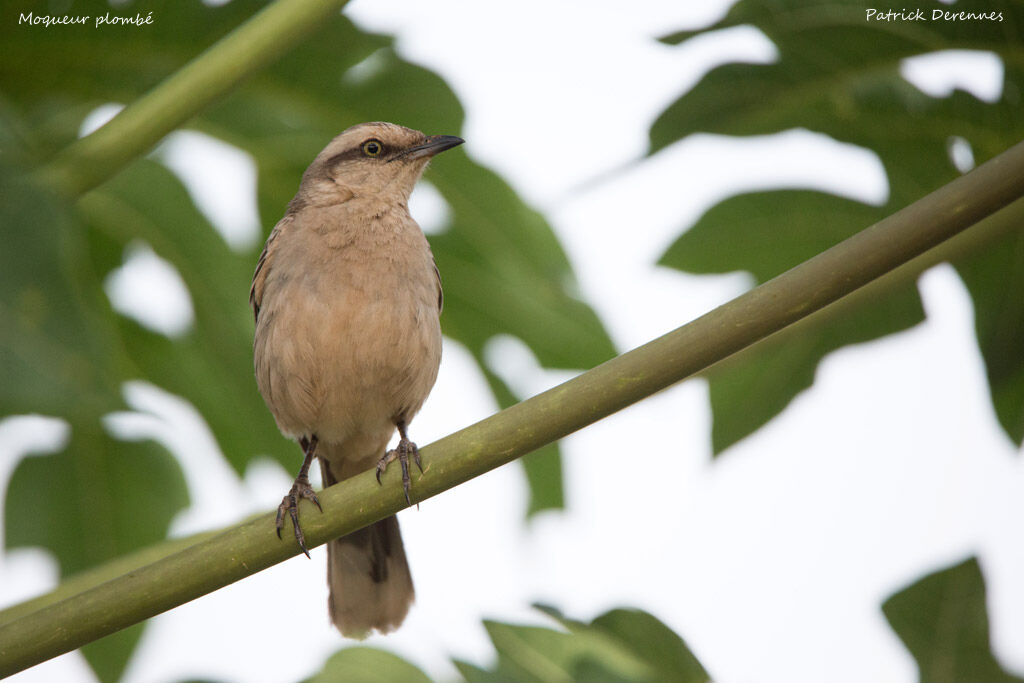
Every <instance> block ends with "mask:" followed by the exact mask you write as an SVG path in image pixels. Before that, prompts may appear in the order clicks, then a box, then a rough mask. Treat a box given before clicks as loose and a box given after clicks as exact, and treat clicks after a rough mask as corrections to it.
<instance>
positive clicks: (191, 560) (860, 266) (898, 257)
mask: <svg viewBox="0 0 1024 683" xmlns="http://www.w3.org/2000/svg"><path fill="white" fill-rule="evenodd" d="M1021 197H1024V143H1021V144H1018V145H1016V146H1014V147H1013V148H1011V149H1009V150H1008V151H1006V152H1004V153H1003V154H1001V155H999V156H998V157H996V158H994V159H992V160H991V161H989V162H987V163H985V164H983V165H982V166H979V167H978V168H976V169H975V170H974V171H972V172H971V173H969V174H967V175H965V176H963V177H961V178H958V179H957V180H955V181H953V182H952V183H950V184H948V185H946V186H945V187H943V188H941V189H939V190H937V191H935V192H933V193H932V194H930V195H928V196H927V197H925V198H924V199H921V200H919V201H917V202H915V203H914V204H912V205H911V206H908V207H907V208H905V209H903V210H902V211H899V212H898V213H896V214H894V215H892V216H890V217H888V218H886V219H884V220H882V221H880V222H878V223H876V224H875V225H873V226H871V227H869V228H867V229H866V230H864V231H862V232H860V233H858V234H856V235H854V236H853V237H851V238H849V239H847V240H845V241H844V242H842V243H840V244H838V245H836V246H835V247H832V248H831V249H829V250H827V251H824V252H822V253H821V254H818V255H817V256H815V257H814V258H812V259H810V260H808V261H806V262H804V263H802V264H800V265H799V266H797V267H795V268H793V269H791V270H789V271H787V272H785V273H783V274H781V275H779V276H778V277H776V278H774V279H773V280H770V281H769V282H766V283H764V284H763V285H761V286H759V287H756V288H755V289H752V290H751V291H749V292H747V293H745V294H743V295H741V296H739V297H737V298H735V299H733V300H732V301H730V302H729V303H727V304H724V305H723V306H720V307H719V308H717V309H715V310H713V311H711V312H710V313H707V314H705V315H703V316H702V317H700V318H698V319H697V320H694V321H693V322H691V323H688V324H686V325H684V326H682V327H680V328H678V329H676V330H674V331H672V332H669V333H668V334H666V335H665V336H663V337H660V338H658V339H655V340H654V341H652V342H649V343H647V344H645V345H644V346H641V347H640V348H637V349H634V350H633V351H630V352H628V353H625V354H623V355H621V356H619V357H617V358H614V359H612V360H610V361H608V362H607V363H604V364H602V365H600V366H598V367H596V368H594V369H592V370H590V371H589V372H586V373H583V374H582V375H579V376H578V377H575V378H574V379H571V380H569V381H568V382H565V383H564V384H561V385H559V386H557V387H554V388H553V389H550V390H548V391H545V392H544V393H542V394H539V395H537V396H534V397H533V398H531V399H529V400H526V401H523V402H522V403H519V404H517V405H514V406H512V407H511V408H508V409H507V410H503V411H501V412H500V413H498V414H496V415H493V416H491V417H489V418H487V419H486V420H483V421H481V422H478V423H477V424H475V425H472V426H471V427H467V428H466V429H463V430H461V431H459V432H456V433H455V434H452V435H450V436H447V437H445V438H443V439H441V440H440V441H437V442H435V443H433V444H431V445H429V446H426V447H424V448H423V449H422V454H423V461H424V464H425V471H424V473H423V474H422V475H420V476H419V477H417V478H416V479H415V481H414V483H413V489H412V493H413V497H414V498H415V502H419V501H422V500H426V499H427V498H430V497H432V496H435V495H437V494H438V493H440V492H442V491H445V490H447V489H450V488H452V487H454V486H457V485H458V484H461V483H462V482H464V481H467V480H469V479H472V478H473V477H476V476H478V475H480V474H483V473H484V472H487V471H489V470H492V469H494V468H496V467H499V466H501V465H504V464H506V463H508V462H510V461H511V460H514V459H515V458H518V457H519V456H521V455H524V454H526V453H529V452H530V451H533V450H535V449H537V448H539V447H541V446H543V445H545V444H548V443H551V442H552V441H555V440H556V439H560V438H562V437H564V436H566V435H567V434H570V433H572V432H574V431H576V430H577V429H580V428H581V427H584V426H586V425H589V424H591V423H593V422H596V421H597V420H600V419H601V418H603V417H606V416H608V415H610V414H612V413H614V412H616V411H618V410H621V409H622V408H625V407H626V406H628V405H630V404H632V403H635V402H637V401H639V400H640V399H642V398H644V397H646V396H650V395H651V394H654V393H656V392H657V391H660V390H661V389H664V388H665V387H668V386H669V385H671V384H674V383H675V382H678V381H680V380H682V379H685V378H686V377H689V376H691V375H693V374H695V373H698V372H700V371H702V370H704V369H705V368H708V367H710V366H711V365H713V364H714V363H716V362H718V361H721V360H723V359H724V358H726V357H728V356H730V355H732V354H733V353H736V352H737V351H740V350H741V349H744V348H746V347H748V346H750V345H752V344H754V343H756V342H758V341H760V340H762V339H764V338H766V337H768V336H769V335H772V334H774V333H776V332H778V331H780V330H782V329H784V328H786V327H787V326H788V325H790V324H792V323H794V322H796V321H798V320H801V319H803V318H806V317H807V316H809V315H811V314H812V313H814V312H815V311H818V310H821V309H823V308H825V307H826V306H828V305H829V304H831V303H833V302H835V301H837V300H839V299H840V298H841V297H844V296H846V295H848V294H850V293H851V292H854V291H855V290H857V289H858V288H860V287H862V286H864V285H866V284H868V283H870V282H872V281H873V280H875V279H877V278H879V277H882V276H884V275H886V274H887V273H889V272H891V271H893V270H896V269H897V268H899V267H900V266H901V265H903V264H905V263H908V262H909V261H911V260H913V259H915V258H916V257H918V256H920V255H921V254H923V253H925V252H926V251H927V250H929V249H931V248H933V247H935V246H937V245H939V244H941V243H943V242H944V241H946V240H948V239H950V238H951V237H953V236H955V235H957V234H958V233H960V232H961V231H963V230H965V229H966V228H968V227H970V226H971V225H973V224H974V223H977V222H978V221H980V220H981V219H983V218H985V217H986V216H989V215H991V214H993V213H995V212H997V211H999V210H1000V209H1002V208H1003V207H1005V206H1007V205H1008V204H1010V203H1011V202H1014V201H1015V200H1017V199H1019V198H1021ZM1018 229H1019V228H1018ZM320 502H321V503H322V505H323V509H324V513H323V514H318V513H317V512H316V509H315V508H314V507H313V506H312V505H310V504H308V503H303V504H302V508H303V509H302V512H301V515H302V520H303V529H304V531H305V534H306V542H307V544H309V545H310V546H314V545H319V544H321V543H325V542H326V541H328V540H330V539H332V538H337V537H338V536H341V535H343V534H346V533H349V532H352V531H355V530H356V529H359V528H361V527H363V526H366V525H367V524H369V523H371V522H374V521H376V520H379V519H382V518H384V517H386V516H388V515H391V514H394V513H395V512H397V511H399V510H401V509H402V508H404V507H405V500H404V497H403V495H402V487H401V485H400V484H399V481H398V474H397V472H394V471H392V472H389V473H388V475H387V478H386V479H385V485H384V486H383V487H382V488H381V487H379V486H378V485H377V483H376V481H375V479H374V476H373V473H372V472H364V473H363V474H361V475H358V476H356V477H353V478H352V479H349V480H346V481H344V482H342V483H340V484H338V485H336V486H332V487H330V488H328V489H327V490H325V491H324V492H323V493H322V494H321V495H320ZM273 520H274V516H273V514H265V515H261V516H259V517H257V518H254V519H252V520H249V521H246V522H243V523H241V524H238V525H236V526H234V527H231V528H229V529H227V530H225V531H223V532H222V533H219V534H215V535H213V536H210V537H204V538H203V539H201V540H198V541H197V542H195V543H194V544H191V545H189V546H188V547H186V548H184V549H181V550H178V551H177V552H173V553H171V554H169V555H167V556H165V557H162V558H161V559H158V560H156V561H154V562H151V563H149V564H146V565H144V566H141V567H139V568H137V569H135V570H134V571H130V572H127V573H124V574H121V575H118V576H116V577H114V578H112V579H110V580H109V581H106V582H104V583H101V584H99V585H94V586H93V587H91V588H89V589H87V590H84V591H82V592H80V593H76V594H73V595H70V596H68V597H66V598H65V599H63V600H60V601H58V602H54V603H51V604H47V605H45V606H43V607H41V608H39V609H36V610H34V611H31V612H28V613H24V612H21V614H22V615H21V616H20V617H17V618H15V619H13V620H11V621H8V622H7V623H5V624H2V625H0V677H3V676H6V675H9V674H12V673H14V672H16V671H20V670H22V669H25V668H27V667H30V666H33V665H34V664H38V663H39V662H42V661H45V660H46V659H49V658H51V657H54V656H57V655H59V654H62V653H64V652H68V651H70V650H73V649H75V648H77V647H80V646H81V645H84V644H86V643H88V642H91V641H93V640H96V639H98V638H101V637H103V636H105V635H108V634H110V633H113V632H114V631H117V630H119V629H122V628H125V627H127V626H129V625H131V624H134V623H137V622H139V621H142V620H144V619H147V618H149V617H152V616H155V615H157V614H160V613H161V612H164V611H166V610H168V609H171V608H172V607H175V606H177V605H180V604H182V603H185V602H188V601H189V600H194V599H195V598H198V597H199V596H201V595H204V594H206V593H209V592H212V591H214V590H217V589H218V588H221V587H223V586H226V585H228V584H229V583H232V582H234V581H238V580H239V579H242V578H244V577H246V576H249V575H251V574H254V573H255V572H258V571H260V570H262V569H265V568H267V567H269V566H271V565H274V564H276V563H278V562H282V561H283V560H286V559H288V558H290V557H292V556H294V555H296V554H297V553H298V552H299V549H298V546H297V545H296V543H295V540H294V538H292V537H290V536H286V537H285V540H284V541H279V540H278V539H277V536H276V534H275V532H274V521H273Z"/></svg>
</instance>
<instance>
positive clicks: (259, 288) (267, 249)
mask: <svg viewBox="0 0 1024 683" xmlns="http://www.w3.org/2000/svg"><path fill="white" fill-rule="evenodd" d="M291 221H292V216H291V214H288V215H287V216H285V217H284V218H282V219H281V220H279V221H278V222H277V225H275V226H274V229H273V230H271V231H270V237H268V238H267V243H266V244H265V245H263V252H262V253H261V254H260V260H259V261H257V262H256V271H255V272H254V273H253V274H252V287H250V288H249V305H250V306H252V317H253V320H256V321H258V320H259V317H260V305H261V304H262V303H263V285H264V284H265V283H266V281H267V275H268V274H269V273H270V269H271V267H272V264H273V261H274V250H275V246H276V240H277V236H278V235H280V234H281V231H282V230H283V229H284V228H285V226H286V225H287V224H288V223H291Z"/></svg>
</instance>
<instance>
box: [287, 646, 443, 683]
mask: <svg viewBox="0 0 1024 683" xmlns="http://www.w3.org/2000/svg"><path fill="white" fill-rule="evenodd" d="M335 681H346V682H351V683H430V678H429V677H428V676H427V675H426V674H425V673H423V671H422V670H420V669H419V668H418V667H416V666H414V665H412V664H410V663H409V662H407V661H405V660H404V659H402V658H401V657H399V656H398V655H394V654H392V653H390V652H387V651H385V650H378V649H376V648H372V647H347V648H345V649H344V650H339V651H338V652H336V653H335V654H333V655H331V657H330V659H328V660H327V663H326V664H324V668H323V669H321V670H320V672H319V673H318V674H316V675H315V676H313V677H312V678H310V679H308V680H307V683H335Z"/></svg>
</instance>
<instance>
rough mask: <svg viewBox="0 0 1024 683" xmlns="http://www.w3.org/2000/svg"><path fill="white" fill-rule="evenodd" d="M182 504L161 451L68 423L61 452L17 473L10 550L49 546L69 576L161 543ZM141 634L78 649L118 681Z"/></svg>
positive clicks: (11, 492)
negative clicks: (67, 439)
mask: <svg viewBox="0 0 1024 683" xmlns="http://www.w3.org/2000/svg"><path fill="white" fill-rule="evenodd" d="M187 503H188V497H187V494H186V488H185V480H184V478H183V477H182V474H181V470H180V468H179V467H178V464H177V462H176V461H175V460H174V458H173V457H172V456H171V455H170V454H169V453H167V451H165V450H164V449H163V448H162V447H160V446H158V445H157V444H154V443H151V442H140V443H127V442H123V441H117V440H116V439H113V438H111V437H110V436H108V435H107V434H106V433H104V432H103V430H102V429H101V428H100V426H99V423H98V421H96V422H92V423H83V424H73V425H72V432H71V441H70V443H69V444H68V447H67V449H66V450H65V451H63V452H61V453H58V454H56V455H49V456H43V457H30V458H26V459H25V460H22V461H21V462H20V463H19V465H18V467H17V468H16V469H15V471H14V474H13V476H12V477H11V481H10V486H9V488H8V493H7V498H6V501H5V510H4V520H5V522H6V532H5V533H6V538H7V546H8V547H10V548H17V547H27V546H41V547H43V548H46V549H47V550H48V551H50V552H51V553H53V554H54V556H56V558H57V561H58V562H59V564H60V567H61V574H62V575H64V576H68V575H70V574H74V573H75V572H78V571H81V570H83V569H87V568H89V567H92V566H95V565H97V564H100V563H102V562H104V561H106V560H110V559H112V558H115V557H118V556H120V555H123V554H125V553H127V552H129V551H131V550H135V549H137V548H141V547H143V546H146V545H150V544H152V543H155V542H157V541H159V540H160V539H162V538H163V537H164V536H165V534H166V533H167V528H168V525H169V524H170V522H171V519H172V518H173V516H174V515H175V513H177V512H178V511H179V510H180V509H182V508H183V507H185V505H187ZM141 635H142V626H141V625H140V626H137V627H133V628H130V629H126V630H124V631H121V632H119V633H116V634H114V635H111V636H108V637H107V638H104V639H102V640H99V641H97V642H95V643H92V644H90V645H88V646H86V647H85V648H83V653H84V654H85V657H86V659H88V660H89V664H90V665H91V666H92V667H93V670H94V671H95V672H96V675H97V676H98V677H99V678H100V680H102V681H116V680H118V679H119V678H120V676H121V673H122V672H123V671H124V667H125V666H126V665H127V663H128V659H129V657H130V655H131V652H132V650H133V649H134V647H135V644H136V642H137V641H138V639H139V637H140V636H141Z"/></svg>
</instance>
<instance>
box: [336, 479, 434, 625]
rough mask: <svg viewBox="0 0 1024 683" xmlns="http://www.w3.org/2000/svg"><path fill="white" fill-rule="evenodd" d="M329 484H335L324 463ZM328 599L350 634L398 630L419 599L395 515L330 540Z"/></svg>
mask: <svg viewBox="0 0 1024 683" xmlns="http://www.w3.org/2000/svg"><path fill="white" fill-rule="evenodd" d="M320 465H321V471H322V472H323V478H324V485H325V486H330V485H331V484H334V483H335V479H334V477H333V476H332V474H331V471H330V467H329V466H328V464H327V463H326V462H324V461H323V460H321V461H320ZM327 585H328V587H329V588H330V596H329V597H328V599H327V607H328V612H329V614H330V616H331V621H332V622H333V623H334V625H335V626H336V627H337V629H338V630H339V631H341V634H342V635H344V636H346V637H349V638H365V637H366V636H368V635H369V634H370V632H371V631H373V630H375V629H376V630H377V631H380V632H381V633H388V632H390V631H393V630H395V629H396V628H398V627H399V626H400V625H401V623H402V621H403V620H404V619H405V615H406V614H407V613H408V612H409V607H410V605H411V604H412V602H413V599H414V598H415V591H414V590H413V585H412V575H411V574H410V572H409V564H408V562H407V561H406V559H405V548H404V547H403V546H402V533H401V531H400V530H399V528H398V518H397V517H395V516H393V515H392V516H391V517H388V518H387V519H382V520H381V521H379V522H375V523H373V524H371V525H370V526H368V527H366V528H364V529H360V530H358V531H355V532H352V533H351V534H348V535H347V536H342V537H341V538H338V539H335V540H333V541H331V542H329V543H328V544H327Z"/></svg>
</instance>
